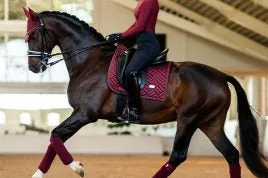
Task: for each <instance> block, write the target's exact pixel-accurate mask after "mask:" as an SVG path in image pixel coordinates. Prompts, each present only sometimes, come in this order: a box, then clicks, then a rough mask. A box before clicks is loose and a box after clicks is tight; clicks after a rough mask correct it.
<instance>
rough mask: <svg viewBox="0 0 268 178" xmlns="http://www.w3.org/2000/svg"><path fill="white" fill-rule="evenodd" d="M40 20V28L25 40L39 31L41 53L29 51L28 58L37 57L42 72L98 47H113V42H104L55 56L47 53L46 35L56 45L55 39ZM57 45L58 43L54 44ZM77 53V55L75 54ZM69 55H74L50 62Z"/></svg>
mask: <svg viewBox="0 0 268 178" xmlns="http://www.w3.org/2000/svg"><path fill="white" fill-rule="evenodd" d="M38 19H39V26H36V27H34V28H33V29H32V30H30V31H29V32H27V34H26V35H25V39H26V38H27V39H29V38H30V35H31V34H32V33H33V32H35V31H37V30H39V31H40V33H41V51H34V50H28V52H27V56H28V57H37V58H39V59H40V62H41V64H42V67H41V69H40V70H41V71H40V72H42V71H43V67H46V68H50V67H52V66H53V65H55V64H57V63H59V62H61V61H63V60H66V59H69V58H71V57H73V56H75V55H77V54H80V53H82V52H85V51H88V50H91V49H93V48H96V47H100V46H104V45H111V42H107V41H104V42H101V43H98V44H95V45H92V46H86V47H82V48H79V49H75V50H70V51H64V52H61V53H55V54H50V53H49V52H46V50H47V49H48V48H47V38H46V34H47V36H48V37H49V39H50V40H51V41H52V42H53V43H54V41H53V39H52V38H51V37H50V35H49V33H48V32H47V30H46V28H45V23H44V20H43V19H42V17H41V16H40V15H39V16H38ZM54 44H56V43H54ZM73 52H75V53H73ZM68 53H73V54H72V55H69V56H68V57H66V58H62V59H58V60H56V61H53V62H49V59H50V58H52V57H54V56H58V55H63V54H68Z"/></svg>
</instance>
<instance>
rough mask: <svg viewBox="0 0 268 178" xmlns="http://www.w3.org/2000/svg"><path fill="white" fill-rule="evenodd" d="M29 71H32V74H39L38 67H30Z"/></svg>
mask: <svg viewBox="0 0 268 178" xmlns="http://www.w3.org/2000/svg"><path fill="white" fill-rule="evenodd" d="M29 70H30V71H32V72H34V73H38V72H39V70H38V68H37V67H36V66H32V65H31V66H29Z"/></svg>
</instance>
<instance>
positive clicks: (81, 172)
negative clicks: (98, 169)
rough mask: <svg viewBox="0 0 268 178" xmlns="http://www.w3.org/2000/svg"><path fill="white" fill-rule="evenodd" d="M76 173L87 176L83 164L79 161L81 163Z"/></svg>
mask: <svg viewBox="0 0 268 178" xmlns="http://www.w3.org/2000/svg"><path fill="white" fill-rule="evenodd" d="M74 172H75V173H76V174H78V175H79V176H80V177H84V176H85V171H84V167H83V164H82V163H80V162H79V165H78V166H77V168H76V170H75V171H74Z"/></svg>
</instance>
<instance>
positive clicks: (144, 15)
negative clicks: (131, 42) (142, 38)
mask: <svg viewBox="0 0 268 178" xmlns="http://www.w3.org/2000/svg"><path fill="white" fill-rule="evenodd" d="M152 2H153V1H144V3H143V4H142V6H141V7H140V12H139V15H138V18H137V20H136V22H135V23H134V24H133V25H132V27H130V28H129V29H128V30H127V31H125V32H124V33H122V37H123V38H128V37H130V36H133V35H136V34H138V33H140V32H142V31H144V30H145V27H146V24H147V23H148V19H149V18H150V15H151V14H152V8H153V5H154V4H152Z"/></svg>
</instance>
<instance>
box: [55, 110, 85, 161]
mask: <svg viewBox="0 0 268 178" xmlns="http://www.w3.org/2000/svg"><path fill="white" fill-rule="evenodd" d="M85 118H86V117H85V116H83V114H82V113H75V114H73V115H72V116H70V117H69V118H68V119H66V120H65V121H64V122H62V123H61V124H60V125H59V126H57V127H56V128H55V129H54V130H53V131H52V136H51V138H50V142H51V144H52V146H53V148H54V150H55V151H56V153H57V154H58V156H59V157H60V159H61V161H62V162H63V163H64V164H65V165H67V164H70V163H71V162H72V161H73V158H72V156H71V154H70V153H69V152H68V150H67V149H66V147H65V146H64V144H63V142H65V141H66V140H67V139H69V138H70V137H72V136H73V135H74V134H75V133H76V132H77V131H78V130H79V129H80V128H81V127H83V126H84V125H86V124H88V123H89V122H90V120H87V119H85Z"/></svg>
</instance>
